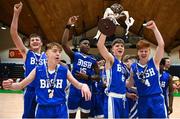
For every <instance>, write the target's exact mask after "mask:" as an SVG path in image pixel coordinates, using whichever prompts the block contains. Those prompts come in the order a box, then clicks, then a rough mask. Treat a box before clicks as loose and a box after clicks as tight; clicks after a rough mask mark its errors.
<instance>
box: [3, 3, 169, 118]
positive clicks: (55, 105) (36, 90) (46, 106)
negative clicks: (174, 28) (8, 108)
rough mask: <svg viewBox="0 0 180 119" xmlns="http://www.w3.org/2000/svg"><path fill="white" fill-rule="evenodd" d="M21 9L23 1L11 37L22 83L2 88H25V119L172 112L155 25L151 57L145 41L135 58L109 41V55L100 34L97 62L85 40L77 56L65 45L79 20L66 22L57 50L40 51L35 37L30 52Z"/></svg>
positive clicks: (49, 46)
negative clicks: (22, 70)
mask: <svg viewBox="0 0 180 119" xmlns="http://www.w3.org/2000/svg"><path fill="white" fill-rule="evenodd" d="M22 6H23V5H22V3H21V2H20V3H19V4H16V5H15V6H14V15H13V19H12V23H11V28H10V33H11V37H12V40H13V42H14V43H15V45H16V47H17V48H18V49H19V51H20V52H21V54H22V56H23V60H24V67H25V79H23V80H22V81H21V82H19V83H13V80H12V79H8V80H5V81H3V87H4V89H11V90H18V89H23V88H25V91H24V113H23V118H75V117H76V113H77V111H78V110H80V113H81V118H88V117H89V118H90V117H91V118H167V117H168V114H170V113H172V102H170V103H169V100H168V99H167V98H168V97H169V96H170V98H171V100H172V93H171V92H172V91H171V90H169V89H171V88H172V87H171V86H168V84H170V83H169V82H170V81H171V76H170V74H169V73H167V72H166V71H165V70H164V69H163V65H164V63H163V56H164V45H165V44H164V41H163V38H162V36H161V34H160V32H159V30H158V28H157V26H156V24H155V22H154V21H149V22H147V23H146V28H147V29H150V30H152V31H153V33H154V35H155V38H156V41H157V44H158V45H157V47H156V51H155V53H154V55H153V57H152V58H149V56H150V43H149V42H147V41H145V40H139V41H138V43H137V45H136V47H137V57H135V56H129V55H127V56H125V57H124V52H125V47H124V41H123V40H122V39H120V38H116V39H115V40H114V41H113V42H112V44H111V52H110V51H108V49H107V48H106V46H105V41H106V35H104V34H102V33H101V35H100V36H99V38H98V42H97V48H98V51H99V53H100V55H101V56H100V57H98V58H97V57H95V56H93V55H91V54H89V53H88V51H89V49H90V41H89V39H87V38H84V39H81V40H80V42H79V49H80V50H79V51H73V50H72V49H71V48H70V46H69V45H68V41H69V39H70V38H71V37H72V36H71V33H70V30H71V26H72V25H74V24H75V23H76V22H77V20H78V16H73V17H70V18H69V20H68V22H67V25H66V27H65V30H64V34H63V37H62V40H61V45H60V44H58V43H56V42H51V43H49V44H47V45H46V46H45V52H42V51H41V47H42V45H43V43H42V39H41V37H40V36H39V35H37V34H32V35H30V37H29V49H28V48H26V47H25V45H24V44H23V42H22V39H21V38H20V36H19V35H18V19H19V15H20V12H21V9H22ZM62 50H64V51H65V53H66V54H67V55H68V56H69V58H70V59H71V63H72V70H69V69H68V67H67V66H66V64H64V63H62V62H61V52H62ZM69 83H70V86H68V84H69ZM67 87H68V90H69V91H68V93H67V92H66V90H67ZM169 87H170V88H169ZM168 88H169V89H168ZM168 90H169V92H170V93H169V94H167V91H168Z"/></svg>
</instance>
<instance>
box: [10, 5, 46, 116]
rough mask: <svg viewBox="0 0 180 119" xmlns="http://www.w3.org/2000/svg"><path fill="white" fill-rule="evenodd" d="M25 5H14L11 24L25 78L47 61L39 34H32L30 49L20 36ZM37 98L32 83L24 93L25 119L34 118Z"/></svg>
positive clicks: (11, 31)
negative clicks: (21, 18) (21, 14)
mask: <svg viewBox="0 0 180 119" xmlns="http://www.w3.org/2000/svg"><path fill="white" fill-rule="evenodd" d="M22 6H23V4H22V3H21V2H20V3H19V4H15V5H14V15H13V19H12V23H11V28H10V34H11V38H12V40H13V42H14V44H15V45H16V47H17V48H18V49H19V51H20V53H21V54H22V56H23V60H24V63H25V64H24V65H25V77H26V76H28V75H29V73H30V72H31V71H32V70H33V69H34V68H35V67H36V66H37V65H43V64H44V62H45V59H46V55H45V53H41V46H42V41H41V37H40V36H39V35H37V34H31V35H30V37H29V47H30V49H28V48H26V47H25V45H24V44H23V42H22V39H21V37H20V36H19V35H18V20H19V15H20V13H21V9H22ZM35 99H36V96H35V90H34V87H33V82H32V83H30V84H29V85H28V86H27V87H26V89H25V91H24V113H23V118H34V116H35V108H36V101H35Z"/></svg>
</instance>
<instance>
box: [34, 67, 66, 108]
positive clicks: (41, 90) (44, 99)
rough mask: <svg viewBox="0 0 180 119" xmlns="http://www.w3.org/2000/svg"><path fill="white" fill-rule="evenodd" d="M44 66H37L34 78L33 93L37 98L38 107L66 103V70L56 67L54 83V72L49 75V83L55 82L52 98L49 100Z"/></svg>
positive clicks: (48, 85) (48, 86)
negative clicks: (34, 92)
mask: <svg viewBox="0 0 180 119" xmlns="http://www.w3.org/2000/svg"><path fill="white" fill-rule="evenodd" d="M46 70H47V68H46V66H45V65H43V66H37V68H36V78H35V91H36V96H37V98H36V99H37V103H38V104H39V105H58V104H61V103H65V102H66V96H65V95H66V94H65V88H66V86H67V71H68V70H67V68H66V67H64V66H61V65H58V69H57V76H56V79H55V81H54V76H55V74H56V72H54V73H52V74H50V73H49V72H48V75H49V79H50V81H51V82H53V81H54V82H55V84H54V87H53V94H54V95H53V97H52V98H49V89H50V84H49V83H48V77H47V74H46Z"/></svg>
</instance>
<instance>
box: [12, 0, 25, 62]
mask: <svg viewBox="0 0 180 119" xmlns="http://www.w3.org/2000/svg"><path fill="white" fill-rule="evenodd" d="M22 6H23V4H22V2H20V3H19V4H15V5H14V14H13V19H12V23H11V28H10V34H11V38H12V40H13V42H14V44H15V45H16V47H17V48H18V49H19V51H20V52H21V54H22V56H23V59H24V60H25V59H26V53H27V51H28V49H27V48H26V47H25V45H24V44H23V42H22V39H21V37H20V36H19V35H18V20H19V15H20V13H21V9H22Z"/></svg>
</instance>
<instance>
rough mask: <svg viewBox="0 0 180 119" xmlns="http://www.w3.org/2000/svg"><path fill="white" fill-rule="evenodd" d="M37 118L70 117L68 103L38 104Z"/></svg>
mask: <svg viewBox="0 0 180 119" xmlns="http://www.w3.org/2000/svg"><path fill="white" fill-rule="evenodd" d="M36 118H64V119H66V118H68V112H67V106H66V103H62V104H58V105H51V106H50V105H37V112H36Z"/></svg>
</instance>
